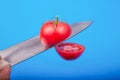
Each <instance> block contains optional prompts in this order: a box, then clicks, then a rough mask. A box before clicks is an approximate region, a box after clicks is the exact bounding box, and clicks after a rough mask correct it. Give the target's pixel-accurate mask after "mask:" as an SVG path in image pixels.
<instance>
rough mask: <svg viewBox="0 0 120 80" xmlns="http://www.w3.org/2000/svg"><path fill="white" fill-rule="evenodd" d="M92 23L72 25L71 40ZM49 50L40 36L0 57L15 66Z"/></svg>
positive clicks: (3, 51) (3, 52)
mask: <svg viewBox="0 0 120 80" xmlns="http://www.w3.org/2000/svg"><path fill="white" fill-rule="evenodd" d="M91 23H92V21H89V22H80V23H75V24H72V25H71V28H72V34H71V36H70V37H69V38H71V37H73V36H74V35H76V34H78V33H79V32H81V31H82V30H84V29H86V28H87V27H88V26H89V25H90V24H91ZM69 38H67V39H69ZM47 49H49V47H46V46H44V45H42V43H41V42H40V39H39V35H38V36H36V37H33V38H31V39H29V40H26V41H24V42H21V43H19V44H17V45H14V46H12V47H10V48H7V49H5V50H2V51H0V56H1V57H2V59H4V60H5V61H7V62H9V63H10V64H11V65H12V66H13V65H15V64H18V63H20V62H22V61H24V60H26V59H28V58H31V57H32V56H35V55H37V54H39V53H41V52H43V51H45V50H47Z"/></svg>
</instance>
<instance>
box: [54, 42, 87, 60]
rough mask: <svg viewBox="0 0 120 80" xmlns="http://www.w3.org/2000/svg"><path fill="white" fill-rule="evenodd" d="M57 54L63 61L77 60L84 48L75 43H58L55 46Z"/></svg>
mask: <svg viewBox="0 0 120 80" xmlns="http://www.w3.org/2000/svg"><path fill="white" fill-rule="evenodd" d="M55 49H56V51H57V52H58V54H59V55H60V56H61V57H62V58H63V59H65V60H74V59H77V58H78V57H79V56H80V55H81V54H82V53H83V51H84V49H85V48H84V46H83V45H80V44H76V43H70V42H69V43H68V42H64V43H59V44H58V45H56V46H55Z"/></svg>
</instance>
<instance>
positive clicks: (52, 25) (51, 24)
mask: <svg viewBox="0 0 120 80" xmlns="http://www.w3.org/2000/svg"><path fill="white" fill-rule="evenodd" d="M70 34H71V27H70V25H68V24H67V23H65V22H61V21H58V19H57V20H53V21H48V22H46V23H44V24H43V25H42V28H41V30H40V40H41V43H42V44H44V45H47V46H53V45H55V44H57V43H59V42H61V41H63V40H65V39H66V38H67V37H69V36H70Z"/></svg>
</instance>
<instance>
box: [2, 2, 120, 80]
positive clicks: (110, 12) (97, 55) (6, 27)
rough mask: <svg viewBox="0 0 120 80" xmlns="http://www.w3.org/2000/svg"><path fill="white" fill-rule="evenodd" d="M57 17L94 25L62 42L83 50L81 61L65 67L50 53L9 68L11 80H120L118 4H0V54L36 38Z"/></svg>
mask: <svg viewBox="0 0 120 80" xmlns="http://www.w3.org/2000/svg"><path fill="white" fill-rule="evenodd" d="M56 15H58V16H59V17H60V19H61V20H63V21H66V22H68V23H69V24H72V23H74V22H81V21H89V20H93V21H94V23H93V24H92V25H91V26H90V27H89V28H88V29H86V30H85V31H83V32H81V33H80V34H78V35H76V36H75V37H73V38H71V39H69V40H67V42H75V43H79V44H83V45H84V46H85V47H86V50H85V52H84V53H83V55H82V56H81V57H80V58H79V59H77V60H75V61H66V60H63V59H62V58H61V57H59V55H57V54H56V51H55V49H54V48H52V49H49V50H47V51H45V52H43V53H42V54H39V55H37V56H34V57H33V58H31V59H28V60H26V61H25V62H22V63H20V64H18V65H15V66H13V67H12V72H11V80H18V79H20V80H27V79H29V80H35V79H36V80H40V79H41V80H42V79H55V80H56V79H69V80H73V79H75V80H76V79H120V0H0V50H2V49H5V48H7V47H10V46H12V45H15V44H17V43H19V42H22V41H24V40H26V39H29V38H31V37H34V36H36V35H38V34H39V30H40V27H41V25H42V23H44V22H45V21H47V20H51V19H54V17H55V16H56ZM26 54H27V53H26Z"/></svg>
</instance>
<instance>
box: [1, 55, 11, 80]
mask: <svg viewBox="0 0 120 80" xmlns="http://www.w3.org/2000/svg"><path fill="white" fill-rule="evenodd" d="M10 71H11V67H10V64H9V63H8V62H6V61H4V60H2V59H1V57H0V80H10Z"/></svg>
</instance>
